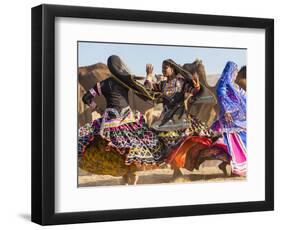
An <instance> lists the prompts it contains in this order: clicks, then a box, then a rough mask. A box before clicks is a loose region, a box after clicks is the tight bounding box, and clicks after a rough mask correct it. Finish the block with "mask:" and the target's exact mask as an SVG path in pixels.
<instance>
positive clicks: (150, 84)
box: [144, 64, 161, 92]
mask: <svg viewBox="0 0 281 230" xmlns="http://www.w3.org/2000/svg"><path fill="white" fill-rule="evenodd" d="M152 78H153V65H151V64H147V65H146V80H145V82H144V85H145V87H146V88H149V89H152V90H154V91H156V92H161V85H160V83H159V82H154V81H153V80H152Z"/></svg>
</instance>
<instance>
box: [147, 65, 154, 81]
mask: <svg viewBox="0 0 281 230" xmlns="http://www.w3.org/2000/svg"><path fill="white" fill-rule="evenodd" d="M152 73H153V65H152V64H146V80H148V81H152Z"/></svg>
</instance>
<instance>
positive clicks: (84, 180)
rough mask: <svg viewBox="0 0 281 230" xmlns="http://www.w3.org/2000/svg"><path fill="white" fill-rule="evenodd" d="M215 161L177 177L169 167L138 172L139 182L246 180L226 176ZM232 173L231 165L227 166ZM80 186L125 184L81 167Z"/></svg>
mask: <svg viewBox="0 0 281 230" xmlns="http://www.w3.org/2000/svg"><path fill="white" fill-rule="evenodd" d="M217 163H218V162H215V161H212V162H211V161H210V162H208V161H206V162H204V163H203V164H202V165H201V166H200V169H199V170H196V171H193V172H190V171H188V170H186V169H182V170H181V171H182V173H183V176H181V177H178V178H176V179H174V178H173V170H171V169H170V168H169V167H166V168H162V169H154V170H148V171H140V172H137V175H138V176H139V179H138V184H159V183H206V182H208V183H209V182H222V181H225V182H227V181H237V180H246V177H237V176H236V177H233V176H224V175H223V173H222V172H221V171H220V170H219V169H218V168H217ZM227 171H228V173H229V174H230V167H229V166H227ZM78 173H79V176H78V186H79V187H87V186H108V185H122V184H124V182H123V179H122V177H113V176H109V175H95V174H90V173H87V172H85V171H83V170H81V169H79V172H78Z"/></svg>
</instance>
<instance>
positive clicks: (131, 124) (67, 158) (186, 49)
mask: <svg viewBox="0 0 281 230" xmlns="http://www.w3.org/2000/svg"><path fill="white" fill-rule="evenodd" d="M273 75H274V21H273V19H264V18H247V17H230V16H217V15H201V14H186V13H172V12H156V11H138V10H125V9H109V8H93V7H77V6H58V5H40V6H37V7H34V8H32V221H33V222H36V223H38V224H41V225H51V224H70V223H83V222H99V221H114V220H129V219H143V218H161V217H177V216H192V215H205V214H221V213H236V212H251V211H267V210H273V208H274V184H273V182H274V174H273V172H274V168H273V167H274V164H273V160H274V76H273Z"/></svg>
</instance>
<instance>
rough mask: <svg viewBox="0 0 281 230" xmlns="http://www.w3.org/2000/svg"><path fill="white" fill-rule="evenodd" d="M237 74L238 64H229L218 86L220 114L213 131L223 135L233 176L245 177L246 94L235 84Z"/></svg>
mask: <svg viewBox="0 0 281 230" xmlns="http://www.w3.org/2000/svg"><path fill="white" fill-rule="evenodd" d="M237 73H238V67H237V64H235V63H234V62H231V61H229V62H227V64H226V66H225V68H224V70H223V72H222V74H221V77H220V79H219V81H218V84H217V96H218V102H219V105H220V114H219V119H218V120H217V121H216V122H215V123H214V124H213V125H212V129H213V130H216V131H220V132H222V134H223V140H224V143H225V144H226V145H227V149H228V152H229V154H230V156H231V162H230V163H231V168H232V174H234V175H239V176H245V175H246V172H247V150H246V143H247V142H246V133H247V129H246V124H247V123H246V93H245V91H244V90H243V89H242V88H239V87H238V85H236V84H234V80H235V78H236V76H237Z"/></svg>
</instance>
